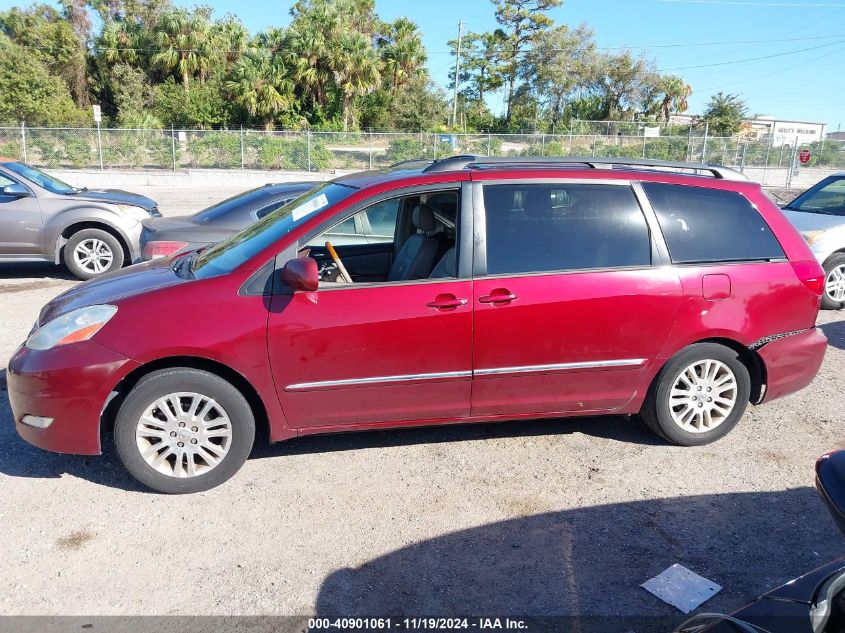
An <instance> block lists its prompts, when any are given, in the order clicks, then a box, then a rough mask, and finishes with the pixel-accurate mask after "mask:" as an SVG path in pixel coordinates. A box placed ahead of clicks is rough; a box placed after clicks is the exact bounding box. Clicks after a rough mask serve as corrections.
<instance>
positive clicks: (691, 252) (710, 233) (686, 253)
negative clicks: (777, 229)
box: [643, 183, 784, 264]
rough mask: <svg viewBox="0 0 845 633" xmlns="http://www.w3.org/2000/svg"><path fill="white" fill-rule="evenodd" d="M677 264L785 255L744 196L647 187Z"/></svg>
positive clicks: (698, 189) (658, 186)
mask: <svg viewBox="0 0 845 633" xmlns="http://www.w3.org/2000/svg"><path fill="white" fill-rule="evenodd" d="M643 189H645V191H646V194H647V195H648V199H649V200H650V201H651V204H652V206H653V207H654V210H655V212H656V213H657V219H658V221H659V222H660V228H661V229H662V230H663V236H664V237H665V238H666V245H667V246H668V247H669V254H670V255H671V257H672V261H673V262H675V263H680V264H683V263H695V262H729V261H745V260H765V259H778V258H782V257H784V254H783V249H782V248H781V247H780V244H779V243H778V241H777V239H776V238H775V236H774V234H773V233H772V230H771V229H770V228H769V225H768V224H766V222H765V220H763V218H762V216H761V215H760V214H759V213H758V212H757V209H755V208H754V207H753V206H752V205H751V203H750V202H749V201H748V200H746V199H745V197H744V196H742V195H740V194H738V193H736V192H733V191H719V190H717V189H705V188H703V187H687V186H684V185H665V184H659V183H643Z"/></svg>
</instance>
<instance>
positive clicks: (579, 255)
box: [484, 183, 651, 275]
mask: <svg viewBox="0 0 845 633" xmlns="http://www.w3.org/2000/svg"><path fill="white" fill-rule="evenodd" d="M484 207H485V211H486V218H487V274H489V275H497V274H503V273H530V272H545V271H553V270H588V269H594V268H615V267H622V266H648V265H649V264H650V263H651V238H650V235H649V232H648V226H647V224H646V221H645V218H644V217H643V214H642V211H641V209H640V207H639V205H638V204H637V200H636V197H635V196H634V192H633V191H631V188H630V187H628V186H622V185H602V184H596V185H592V184H567V183H553V184H552V183H549V184H518V185H485V186H484Z"/></svg>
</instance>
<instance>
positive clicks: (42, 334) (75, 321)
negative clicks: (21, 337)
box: [26, 305, 117, 350]
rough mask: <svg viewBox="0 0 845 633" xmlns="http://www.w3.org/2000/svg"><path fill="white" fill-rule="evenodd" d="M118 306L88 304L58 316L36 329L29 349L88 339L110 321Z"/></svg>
mask: <svg viewBox="0 0 845 633" xmlns="http://www.w3.org/2000/svg"><path fill="white" fill-rule="evenodd" d="M116 312H117V306H110V305H99V306H87V307H85V308H79V309H78V310H72V311H71V312H68V313H67V314H63V315H61V316H58V317H56V318H55V319H53V320H52V321H49V322H47V323H45V324H44V325H42V326H41V327H40V328H38V329H37V330H35V332H33V333H32V335H31V336H30V337H29V338H28V339H27V341H26V346H27V347H28V348H29V349H35V350H44V349H50V348H52V347H58V346H59V345H67V344H68V343H78V342H79V341H87V340H88V339H89V338H91V337H92V336H94V335H95V334H96V333H97V332H99V331H100V328H101V327H103V326H104V325H105V324H106V323H108V322H109V319H111V318H112V317H113V316H114V315H115V313H116Z"/></svg>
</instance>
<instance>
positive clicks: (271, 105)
mask: <svg viewBox="0 0 845 633" xmlns="http://www.w3.org/2000/svg"><path fill="white" fill-rule="evenodd" d="M226 89H227V90H228V91H229V94H230V95H231V97H232V99H233V100H234V101H235V102H236V103H238V104H239V105H241V106H242V107H243V108H244V109H245V110H246V111H247V112H249V114H250V115H251V116H254V117H257V118H259V119H261V120H262V121H263V122H264V124H265V125H266V127H267V129H272V127H273V119H274V118H275V116H276V115H278V114H279V113H281V112H283V111H284V110H287V109H289V108H290V107H291V94H292V91H293V85H292V83H291V81H290V80H289V79H288V78H287V77H286V75H285V69H284V67H283V66H282V65H281V64H280V63H279V61H278V60H277V59H276V58H274V56H273V54H272V53H271V52H270V51H269V50H267V49H266V48H253V49H248V50H247V51H246V53H245V54H244V55H243V57H241V58H240V59H239V60H238V61H237V62H236V63H235V66H234V68H233V69H232V76H231V79H229V80H228V81H227V82H226Z"/></svg>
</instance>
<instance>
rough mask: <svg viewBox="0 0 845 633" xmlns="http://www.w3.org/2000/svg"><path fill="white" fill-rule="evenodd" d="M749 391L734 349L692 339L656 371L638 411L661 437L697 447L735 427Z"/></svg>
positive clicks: (743, 370)
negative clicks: (655, 375) (687, 345)
mask: <svg viewBox="0 0 845 633" xmlns="http://www.w3.org/2000/svg"><path fill="white" fill-rule="evenodd" d="M750 393H751V379H750V377H749V374H748V369H747V368H746V367H745V365H744V364H743V363H742V361H741V360H740V359H739V356H738V355H737V353H736V352H735V351H734V350H732V349H730V348H728V347H725V346H723V345H719V344H717V343H696V344H695V345H690V346H689V347H687V348H686V349H684V350H682V351H681V352H679V353H678V354H676V355H675V356H674V357H673V358H672V359H671V360H669V362H668V363H666V365H665V366H664V367H663V369H661V370H660V372H659V373H658V374H657V377H656V378H655V379H654V381H653V382H652V385H651V387H650V388H649V390H648V394H647V395H646V399H645V402H644V403H643V407H642V410H641V411H640V415H641V417H642V419H643V421H644V422H645V424H646V426H647V427H648V428H649V429H651V430H652V431H653V432H655V433H656V434H657V435H659V436H661V437H663V438H664V439H666V440H668V441H670V442H672V443H674V444H680V445H681V446H700V445H702V444H709V443H710V442H715V441H716V440H718V439H720V438H722V437H724V436H725V435H727V434H728V433H729V432H730V431H731V429H733V427H735V426H736V424H737V422H739V419H740V418H741V417H742V415H743V413H745V408H746V407H747V406H748V400H749V396H750Z"/></svg>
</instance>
